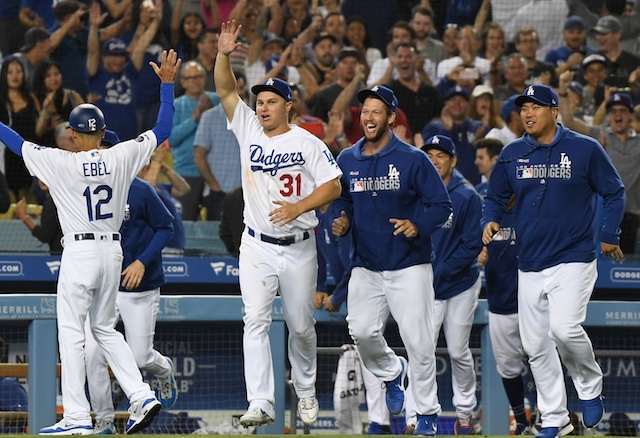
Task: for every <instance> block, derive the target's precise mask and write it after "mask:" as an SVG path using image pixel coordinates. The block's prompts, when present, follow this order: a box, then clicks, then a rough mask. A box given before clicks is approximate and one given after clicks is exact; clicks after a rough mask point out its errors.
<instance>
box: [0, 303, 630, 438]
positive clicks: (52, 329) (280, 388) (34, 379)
mask: <svg viewBox="0 0 640 438" xmlns="http://www.w3.org/2000/svg"><path fill="white" fill-rule="evenodd" d="M242 316H243V308H242V301H241V298H240V297H237V296H167V297H162V298H161V303H160V313H159V315H158V323H159V325H160V324H165V323H171V322H182V323H184V322H201V323H206V322H216V323H218V322H233V323H234V324H237V326H236V325H234V326H233V330H234V331H240V330H241V321H242ZM55 317H56V313H55V295H48V294H47V295H31V294H29V295H19V294H2V295H0V322H2V323H3V324H7V323H9V324H12V322H15V323H16V324H18V322H19V321H20V323H21V324H23V325H24V324H27V325H28V328H27V344H28V345H27V350H28V362H29V366H28V373H27V375H28V402H29V410H28V430H29V433H31V434H35V433H37V431H38V430H39V429H40V428H41V427H44V426H47V425H50V424H53V423H54V422H55V421H56V406H57V393H58V385H57V363H58V351H57V350H58V347H57V345H58V344H57V331H56V321H55ZM315 318H316V321H317V322H318V330H319V332H320V331H321V330H323V328H324V325H327V326H334V327H335V326H341V327H343V326H345V324H346V323H345V321H344V318H345V312H344V309H343V311H341V312H339V313H327V312H322V311H316V313H315ZM474 325H475V326H474V330H475V331H476V333H478V336H479V341H478V342H479V343H480V346H481V363H482V372H481V373H479V376H478V379H479V383H480V386H481V388H482V396H481V409H482V420H481V421H482V433H483V434H488V435H492V434H494V435H504V434H506V433H507V431H508V430H509V418H508V415H507V412H508V410H509V407H508V403H507V400H506V396H505V395H504V391H503V389H502V381H501V379H500V376H499V375H498V374H497V372H496V370H495V360H494V358H493V354H492V351H491V342H490V339H489V332H488V327H487V305H486V301H485V300H480V302H479V305H478V309H477V311H476V313H475V318H474ZM585 326H587V327H603V328H611V327H615V328H617V329H618V330H619V331H620V333H624V332H628V331H627V330H624V329H625V328H629V329H631V328H634V327H635V328H636V329H637V327H638V326H640V302H621V301H593V302H590V303H589V309H588V314H587V320H586V322H585ZM620 329H622V330H620ZM345 330H346V328H345ZM627 334H628V333H627ZM209 335H211V336H212V335H213V334H212V333H210V334H209ZM616 336H617V335H616ZM636 338H637V336H636ZM238 339H240V338H238ZM270 342H271V348H272V352H273V359H274V360H273V362H274V372H275V375H276V376H281V378H278V377H276V380H275V383H276V406H275V409H276V414H277V415H276V422H275V423H274V424H273V425H270V426H266V427H261V428H259V430H258V432H259V433H264V434H282V433H284V431H285V418H286V417H287V416H285V399H286V398H287V397H286V395H285V394H286V392H287V379H288V377H287V369H286V357H285V352H286V328H285V323H284V320H283V316H282V306H281V302H280V299H279V298H276V300H275V302H274V309H273V321H272V324H271V330H270ZM334 345H335V344H334ZM623 347H625V348H626V349H627V350H628V349H629V348H627V347H630V349H635V345H631V346H624V345H623ZM616 352H617V353H620V354H619V356H624V354H625V353H624V349H623V350H622V351H620V350H612V353H616ZM239 363H241V361H240V362H239ZM627 367H628V366H627ZM238 368H239V369H238ZM234 372H235V373H237V374H238V376H236V377H237V380H235V381H234V382H235V383H234V386H237V388H235V387H234V388H233V391H235V392H236V393H237V395H238V397H240V398H243V397H244V386H243V385H242V369H241V367H240V366H238V364H235V363H234ZM287 429H288V428H287Z"/></svg>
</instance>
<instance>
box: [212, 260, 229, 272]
mask: <svg viewBox="0 0 640 438" xmlns="http://www.w3.org/2000/svg"><path fill="white" fill-rule="evenodd" d="M210 265H211V268H212V269H213V272H215V273H216V275H220V273H221V272H222V270H223V269H224V267H225V266H226V264H225V263H224V262H214V263H210Z"/></svg>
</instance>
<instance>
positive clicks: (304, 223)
mask: <svg viewBox="0 0 640 438" xmlns="http://www.w3.org/2000/svg"><path fill="white" fill-rule="evenodd" d="M227 125H228V127H229V128H230V129H231V130H232V131H233V133H234V134H235V135H236V137H237V138H238V144H239V145H240V162H241V163H242V172H243V175H242V189H243V192H244V193H243V196H244V201H245V202H244V205H245V207H244V221H245V223H246V224H247V226H248V227H250V228H252V229H254V230H256V231H260V232H261V233H265V234H269V235H272V236H282V235H289V234H292V233H296V232H300V231H304V230H309V229H312V228H315V226H316V225H318V219H317V218H316V215H315V212H314V211H308V212H306V213H303V214H301V215H300V216H299V217H298V218H296V219H295V220H293V221H291V222H289V223H288V224H286V225H284V226H278V225H275V224H273V223H271V222H270V221H269V213H270V212H271V211H273V210H274V209H276V208H277V207H278V204H274V203H273V201H285V202H288V203H291V204H295V203H296V202H298V201H300V200H301V199H304V198H306V197H307V196H309V195H310V194H311V193H312V192H313V191H314V190H315V189H316V188H318V187H319V186H321V185H322V184H324V183H326V182H329V181H331V180H332V179H335V178H339V177H340V176H341V175H342V171H341V170H340V168H339V167H338V164H337V163H336V161H335V160H334V159H333V155H331V152H330V151H329V149H328V148H327V146H326V145H325V144H324V143H323V142H322V141H321V140H320V139H318V138H317V137H315V136H314V135H313V134H311V133H309V132H308V131H306V130H304V129H302V128H300V127H298V126H295V125H291V130H290V131H288V132H286V133H284V134H281V135H277V136H275V137H271V138H270V137H268V136H267V135H266V134H265V133H264V129H263V128H262V125H261V124H260V121H259V120H258V116H257V115H256V113H255V112H254V111H253V110H252V109H251V108H249V107H248V106H247V105H246V104H245V103H244V102H242V101H239V102H238V105H237V106H236V109H235V111H234V114H233V121H232V122H228V123H227Z"/></svg>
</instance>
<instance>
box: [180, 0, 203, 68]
mask: <svg viewBox="0 0 640 438" xmlns="http://www.w3.org/2000/svg"><path fill="white" fill-rule="evenodd" d="M181 10H182V0H178V1H177V2H176V5H175V7H174V9H173V14H172V16H171V44H172V45H173V46H175V47H176V48H177V49H178V55H179V56H180V57H181V58H182V59H183V60H184V62H187V61H190V60H192V59H194V58H195V57H196V56H198V37H199V36H200V34H201V33H202V31H203V30H205V29H206V28H207V23H205V21H204V18H202V16H201V14H200V13H196V12H188V13H186V14H185V15H184V16H182V15H181Z"/></svg>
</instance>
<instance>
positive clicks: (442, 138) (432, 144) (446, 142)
mask: <svg viewBox="0 0 640 438" xmlns="http://www.w3.org/2000/svg"><path fill="white" fill-rule="evenodd" d="M421 149H422V150H423V151H425V152H427V151H428V150H429V149H439V150H441V151H444V152H446V153H448V154H449V155H451V156H452V157H455V156H456V145H455V143H454V142H453V140H451V139H450V138H449V137H447V136H446V135H439V134H436V135H434V136H433V137H430V138H429V139H427V141H426V142H425V144H424V146H422V148H421Z"/></svg>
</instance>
